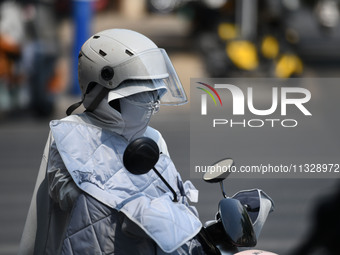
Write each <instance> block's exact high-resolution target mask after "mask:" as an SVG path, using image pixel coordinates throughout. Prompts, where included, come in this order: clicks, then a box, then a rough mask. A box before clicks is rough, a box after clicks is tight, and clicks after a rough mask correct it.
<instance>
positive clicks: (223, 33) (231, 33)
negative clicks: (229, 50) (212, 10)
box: [217, 22, 237, 41]
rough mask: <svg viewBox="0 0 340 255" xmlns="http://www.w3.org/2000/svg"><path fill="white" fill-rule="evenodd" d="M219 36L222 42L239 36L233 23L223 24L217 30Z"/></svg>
mask: <svg viewBox="0 0 340 255" xmlns="http://www.w3.org/2000/svg"><path fill="white" fill-rule="evenodd" d="M217 31H218V36H219V37H220V38H221V39H222V40H226V41H227V40H230V39H234V38H235V37H236V36H237V31H236V26H235V25H234V24H231V23H225V22H224V23H221V24H219V25H218V28H217Z"/></svg>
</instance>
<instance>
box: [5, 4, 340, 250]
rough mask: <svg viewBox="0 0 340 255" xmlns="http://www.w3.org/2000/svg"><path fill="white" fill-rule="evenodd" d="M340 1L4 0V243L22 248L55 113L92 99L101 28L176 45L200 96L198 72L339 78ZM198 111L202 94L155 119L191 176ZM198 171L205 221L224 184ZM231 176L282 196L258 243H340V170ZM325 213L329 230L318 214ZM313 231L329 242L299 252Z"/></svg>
mask: <svg viewBox="0 0 340 255" xmlns="http://www.w3.org/2000/svg"><path fill="white" fill-rule="evenodd" d="M339 5H340V3H339V1H337V0H237V1H235V0H234V1H231V0H204V1H203V0H96V1H89V0H58V1H57V0H40V1H38V0H36V1H34V0H25V1H24V0H22V1H0V174H1V178H0V208H1V211H0V226H1V227H0V254H4V255H5V254H6V255H9V254H16V252H17V249H18V245H19V242H20V238H21V232H22V230H23V227H24V223H25V218H26V214H27V211H28V207H29V203H30V199H31V196H32V193H33V188H34V183H35V179H36V175H37V172H38V169H39V164H40V160H41V156H42V152H43V148H44V144H45V142H46V139H47V136H48V132H49V127H48V123H49V121H50V120H51V119H57V118H62V117H64V116H65V110H66V109H67V107H68V106H69V105H71V104H72V103H74V102H76V101H77V100H79V99H80V90H79V88H78V84H77V70H76V67H77V56H78V52H79V49H80V46H81V45H82V44H83V43H84V42H85V40H86V39H87V38H88V37H89V36H91V35H92V34H94V33H96V32H99V31H101V30H104V29H109V28H128V29H132V30H136V31H138V32H140V33H142V34H145V35H146V36H148V37H149V38H150V39H152V40H153V41H154V42H155V43H156V44H157V45H158V46H159V47H161V48H165V49H166V50H167V52H168V54H169V56H170V58H171V60H172V62H173V64H174V66H175V69H176V70H177V72H178V75H179V77H180V79H181V81H182V83H183V85H184V87H185V89H186V92H187V94H188V95H189V93H190V78H199V77H248V78H251V77H274V78H283V79H287V78H293V77H339V76H340V14H339V11H340V8H339ZM339 92H340V87H339ZM189 110H190V103H189V104H187V105H185V106H182V107H163V108H162V109H161V111H160V113H158V114H157V115H155V116H154V118H153V120H152V123H151V125H152V126H153V127H155V128H157V129H159V130H160V131H161V132H162V134H163V136H164V137H165V139H166V140H167V142H168V147H169V151H170V154H171V156H172V159H173V160H174V162H175V164H176V166H177V168H178V170H179V171H180V172H181V174H182V177H183V179H188V178H189V176H190V175H189V171H188V170H187V169H188V168H189V149H190V148H189V125H190V122H189ZM334 139H339V137H334ZM192 181H193V182H194V184H195V185H196V186H197V188H198V189H199V190H200V202H199V203H198V205H197V208H198V211H199V213H200V215H201V219H202V221H203V222H204V221H207V220H210V219H213V217H214V214H215V212H216V210H217V205H218V201H219V200H220V198H221V194H220V192H219V187H218V186H217V185H215V186H211V184H206V183H203V181H202V180H196V179H194V180H192ZM226 187H227V190H228V194H230V195H231V194H234V193H236V192H237V191H238V190H241V189H249V188H254V187H258V188H261V189H263V190H264V191H266V193H267V194H269V195H270V196H271V197H272V198H273V200H274V201H275V204H276V210H275V211H274V213H272V214H271V215H270V216H269V218H268V221H267V223H266V224H265V226H264V229H263V233H262V235H261V238H260V240H259V242H258V248H260V249H266V250H270V251H273V252H276V253H279V254H293V252H294V251H295V252H297V253H296V254H323V255H326V254H340V253H339V252H337V251H339V250H337V251H335V249H339V248H334V247H333V246H336V241H335V240H336V238H337V237H339V234H338V232H337V231H333V230H334V229H335V228H336V226H339V217H338V215H339V204H340V202H339V195H337V196H336V195H335V192H336V191H337V190H339V188H338V187H339V181H337V180H334V179H323V180H317V179H299V180H294V179H273V180H268V179H266V180H258V179H256V180H251V179H249V180H248V179H242V180H236V179H234V180H228V181H227V183H226ZM320 204H322V205H321V206H320ZM316 208H321V209H316ZM325 208H326V209H325ZM329 212H330V213H329ZM334 212H338V213H334ZM332 213H333V216H334V215H335V216H334V217H333V216H332ZM315 215H317V216H315ZM320 215H322V216H321V218H322V219H323V220H324V221H322V225H323V226H324V228H323V229H322V230H321V229H319V228H318V227H317V225H318V223H315V222H316V220H315V219H316V218H318V219H319V218H320ZM325 219H326V221H325ZM327 220H328V221H327ZM319 221H320V220H318V222H319ZM325 226H326V227H325ZM315 229H318V230H317V231H314V230H315ZM332 229H333V230H332ZM332 231H333V232H332ZM314 232H316V233H318V234H317V235H314V234H313V233H314ZM311 236H317V240H319V242H320V243H321V244H320V245H319V244H318V247H317V248H316V249H315V251H314V252H307V251H306V249H302V250H299V251H297V248H298V247H299V246H301V245H302V244H303V243H304V242H307V239H310V240H313V239H312V238H313V237H311ZM324 239H325V240H324ZM312 243H313V244H316V243H318V242H316V241H315V240H313V241H312ZM324 243H326V244H325V245H323V244H324ZM307 246H312V245H310V244H307ZM329 247H331V248H329Z"/></svg>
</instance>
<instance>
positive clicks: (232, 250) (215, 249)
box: [123, 137, 275, 255]
mask: <svg viewBox="0 0 340 255" xmlns="http://www.w3.org/2000/svg"><path fill="white" fill-rule="evenodd" d="M159 155H160V153H159V148H158V146H157V144H156V143H155V142H154V141H153V140H152V139H150V138H147V137H141V138H137V139H135V140H134V141H132V142H131V143H130V144H129V145H128V146H127V148H126V150H125V152H124V155H123V163H124V166H125V168H126V169H127V170H128V171H129V172H130V173H132V174H135V175H140V174H145V173H147V172H149V171H150V170H153V171H154V172H155V173H156V174H157V176H158V177H159V178H160V179H161V180H162V181H163V183H164V184H165V185H166V186H167V187H168V188H169V190H170V191H171V192H172V194H173V202H177V201H178V200H177V194H176V192H175V191H174V189H173V188H172V187H171V186H170V185H169V183H168V182H167V181H166V180H165V179H164V178H163V176H162V175H161V174H160V173H159V171H158V170H157V169H156V168H155V165H156V163H157V161H158V159H159ZM233 164H234V162H233V160H232V159H230V158H227V159H223V160H221V161H219V162H217V163H216V164H214V166H217V165H218V166H221V167H222V168H220V169H230V167H232V166H233ZM211 169H214V168H211ZM215 169H216V168H215ZM228 175H229V172H228V171H224V172H217V171H211V172H206V173H205V174H204V176H203V180H204V181H206V182H210V183H219V184H220V187H221V191H222V195H223V199H222V200H220V202H219V205H218V211H217V213H216V216H215V220H212V221H208V222H206V223H205V224H204V226H203V227H202V229H201V231H200V232H199V234H198V235H197V239H198V240H199V241H200V243H201V244H202V246H203V248H204V250H205V251H209V252H208V254H220V255H232V254H235V255H256V254H257V255H260V254H261V255H275V253H272V252H267V251H261V250H250V249H249V248H250V247H254V246H255V245H256V243H257V238H258V236H259V234H260V232H261V229H262V227H263V224H264V222H265V220H266V218H267V216H268V214H269V213H270V212H271V211H272V210H273V201H272V200H271V198H270V197H269V196H268V195H267V194H265V193H264V192H263V191H262V190H259V189H253V190H246V191H240V192H238V193H237V194H235V195H234V196H233V197H231V198H230V197H228V196H227V195H226V193H225V189H224V185H223V181H224V179H225V178H227V177H228Z"/></svg>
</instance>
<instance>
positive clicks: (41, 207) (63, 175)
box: [19, 29, 205, 255]
mask: <svg viewBox="0 0 340 255" xmlns="http://www.w3.org/2000/svg"><path fill="white" fill-rule="evenodd" d="M78 58H79V60H78V61H79V65H78V78H79V84H80V88H81V91H82V100H81V101H80V102H79V103H76V104H73V105H72V106H70V107H69V109H68V110H67V114H68V115H69V116H68V117H66V118H64V119H61V120H54V121H51V123H50V128H51V132H50V135H49V138H48V141H47V144H46V147H45V150H44V155H43V159H42V163H41V167H40V171H39V175H38V179H37V183H36V187H35V190H34V194H33V198H32V202H31V205H30V209H29V213H28V216H27V220H26V225H25V228H24V232H23V236H22V240H21V243H20V248H19V255H25V254H65V255H66V254H74V255H75V254H82V255H83V254H91V255H92V254H205V253H204V251H203V247H202V245H203V244H201V243H200V242H199V238H198V237H197V234H199V232H200V230H201V227H202V225H201V223H200V221H199V219H198V214H197V211H196V209H195V208H194V207H192V206H190V205H189V203H188V201H191V202H197V199H198V191H197V190H196V189H195V187H194V186H193V185H192V183H191V182H190V181H186V182H183V181H182V179H181V177H180V175H179V173H178V172H177V170H176V168H175V166H174V164H173V162H172V161H171V159H170V156H169V153H168V150H167V146H166V143H165V141H164V139H163V138H162V136H161V134H160V133H159V132H158V131H157V130H155V129H153V128H151V127H150V126H148V124H149V121H150V118H151V116H152V114H154V113H155V112H157V111H158V109H159V106H160V105H162V104H163V105H180V104H184V103H186V102H187V98H186V95H185V92H184V90H183V87H182V85H181V83H180V81H179V79H178V77H177V74H176V72H175V70H174V68H173V66H172V64H171V61H170V60H169V58H168V56H167V54H166V52H165V50H163V49H160V48H158V47H157V46H156V45H155V44H154V43H153V42H152V41H151V40H150V39H148V38H147V37H145V36H143V35H141V34H139V33H137V32H134V31H131V30H124V29H110V30H105V31H102V32H100V33H97V34H95V35H94V36H92V37H91V38H90V39H88V41H86V42H85V44H84V45H83V47H82V49H81V51H80V53H79V57H78ZM81 104H83V105H84V107H85V109H86V111H85V112H84V113H81V114H74V115H71V113H72V112H73V111H74V110H75V109H76V108H77V107H79V106H80V105H81ZM141 136H146V137H149V138H151V139H153V140H154V141H155V142H156V143H157V144H158V146H159V148H160V152H161V154H160V158H159V161H158V162H157V164H156V168H157V169H158V170H159V172H160V173H161V174H162V176H163V177H164V178H165V179H166V180H167V181H168V183H169V184H170V185H171V187H172V188H173V189H174V190H175V192H176V194H177V196H178V198H179V199H178V202H172V198H173V194H172V193H171V191H170V190H169V189H168V188H167V186H165V184H164V183H163V182H162V181H161V180H160V179H159V178H158V177H157V175H155V174H154V173H153V172H152V171H150V172H149V173H146V174H143V175H133V174H131V173H129V172H128V171H127V170H126V169H125V168H124V165H123V163H122V156H123V153H124V150H125V148H126V146H127V145H128V143H129V142H131V141H133V140H134V139H136V138H138V137H141ZM200 241H201V240H200Z"/></svg>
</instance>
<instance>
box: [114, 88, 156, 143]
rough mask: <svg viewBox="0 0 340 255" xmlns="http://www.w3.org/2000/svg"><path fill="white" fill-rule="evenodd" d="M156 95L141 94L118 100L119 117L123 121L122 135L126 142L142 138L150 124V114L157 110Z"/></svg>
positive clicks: (149, 93)
mask: <svg viewBox="0 0 340 255" xmlns="http://www.w3.org/2000/svg"><path fill="white" fill-rule="evenodd" d="M156 95H157V93H153V92H142V93H138V94H135V95H132V96H129V97H126V98H121V99H119V102H120V110H121V116H122V119H123V120H124V124H125V127H124V130H123V133H122V135H123V136H124V137H125V138H126V139H127V140H129V141H130V140H133V139H135V138H137V137H139V136H142V135H143V134H144V132H145V130H146V128H147V126H148V124H149V122H150V119H151V116H152V114H154V113H156V112H157V111H158V110H159V101H158V100H156V99H157V98H156Z"/></svg>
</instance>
